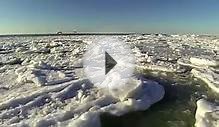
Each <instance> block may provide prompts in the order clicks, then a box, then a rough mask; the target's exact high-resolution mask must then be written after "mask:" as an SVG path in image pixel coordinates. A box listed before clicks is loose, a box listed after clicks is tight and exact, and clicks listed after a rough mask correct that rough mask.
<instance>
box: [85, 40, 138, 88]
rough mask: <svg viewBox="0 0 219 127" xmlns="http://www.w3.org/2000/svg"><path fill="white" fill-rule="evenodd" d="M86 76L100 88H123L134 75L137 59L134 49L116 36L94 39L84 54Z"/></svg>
mask: <svg viewBox="0 0 219 127" xmlns="http://www.w3.org/2000/svg"><path fill="white" fill-rule="evenodd" d="M83 68H84V72H85V76H86V77H87V78H88V79H89V80H90V81H91V82H92V83H93V84H94V85H95V86H96V87H100V88H106V89H109V90H112V89H114V90H115V89H121V88H124V87H126V86H127V81H128V80H129V78H130V77H131V76H133V71H134V68H135V59H134V55H133V54H132V50H131V49H130V47H129V46H128V45H127V44H126V43H125V42H122V41H121V40H119V39H118V38H116V37H105V38H98V39H96V40H94V41H93V42H92V43H91V44H90V45H88V47H87V49H86V52H85V54H84V56H83Z"/></svg>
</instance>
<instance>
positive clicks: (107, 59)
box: [105, 52, 117, 74]
mask: <svg viewBox="0 0 219 127" xmlns="http://www.w3.org/2000/svg"><path fill="white" fill-rule="evenodd" d="M116 64H117V62H116V61H115V60H114V59H113V58H112V57H111V56H110V55H109V54H108V53H107V52H105V74H107V73H108V72H109V71H110V70H111V69H112V68H113V67H114V66H115V65H116Z"/></svg>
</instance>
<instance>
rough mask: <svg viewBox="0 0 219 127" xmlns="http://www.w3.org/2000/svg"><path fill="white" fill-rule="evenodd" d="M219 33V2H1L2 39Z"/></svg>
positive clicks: (177, 0) (52, 0) (22, 0)
mask: <svg viewBox="0 0 219 127" xmlns="http://www.w3.org/2000/svg"><path fill="white" fill-rule="evenodd" d="M75 30H76V31H79V32H143V33H174V34H177V33H195V34H219V0H1V1H0V34H15V33H19V34H21V33H56V32H58V31H63V32H72V31H75Z"/></svg>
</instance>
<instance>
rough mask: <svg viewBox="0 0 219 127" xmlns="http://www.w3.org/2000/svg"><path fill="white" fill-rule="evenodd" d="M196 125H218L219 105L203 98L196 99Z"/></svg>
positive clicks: (207, 126)
mask: <svg viewBox="0 0 219 127" xmlns="http://www.w3.org/2000/svg"><path fill="white" fill-rule="evenodd" d="M195 118H196V123H195V126H196V127H219V105H218V106H216V105H215V104H213V103H210V102H208V101H206V100H204V99H200V100H198V101H197V111H196V115H195Z"/></svg>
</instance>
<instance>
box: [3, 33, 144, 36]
mask: <svg viewBox="0 0 219 127" xmlns="http://www.w3.org/2000/svg"><path fill="white" fill-rule="evenodd" d="M132 34H143V33H122V32H121V33H120V32H118V33H116V32H112V33H105V32H103V33H93V32H83V33H61V34H58V33H48V34H40V33H39V34H5V35H0V37H12V36H18V37H22V36H70V35H132Z"/></svg>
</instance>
